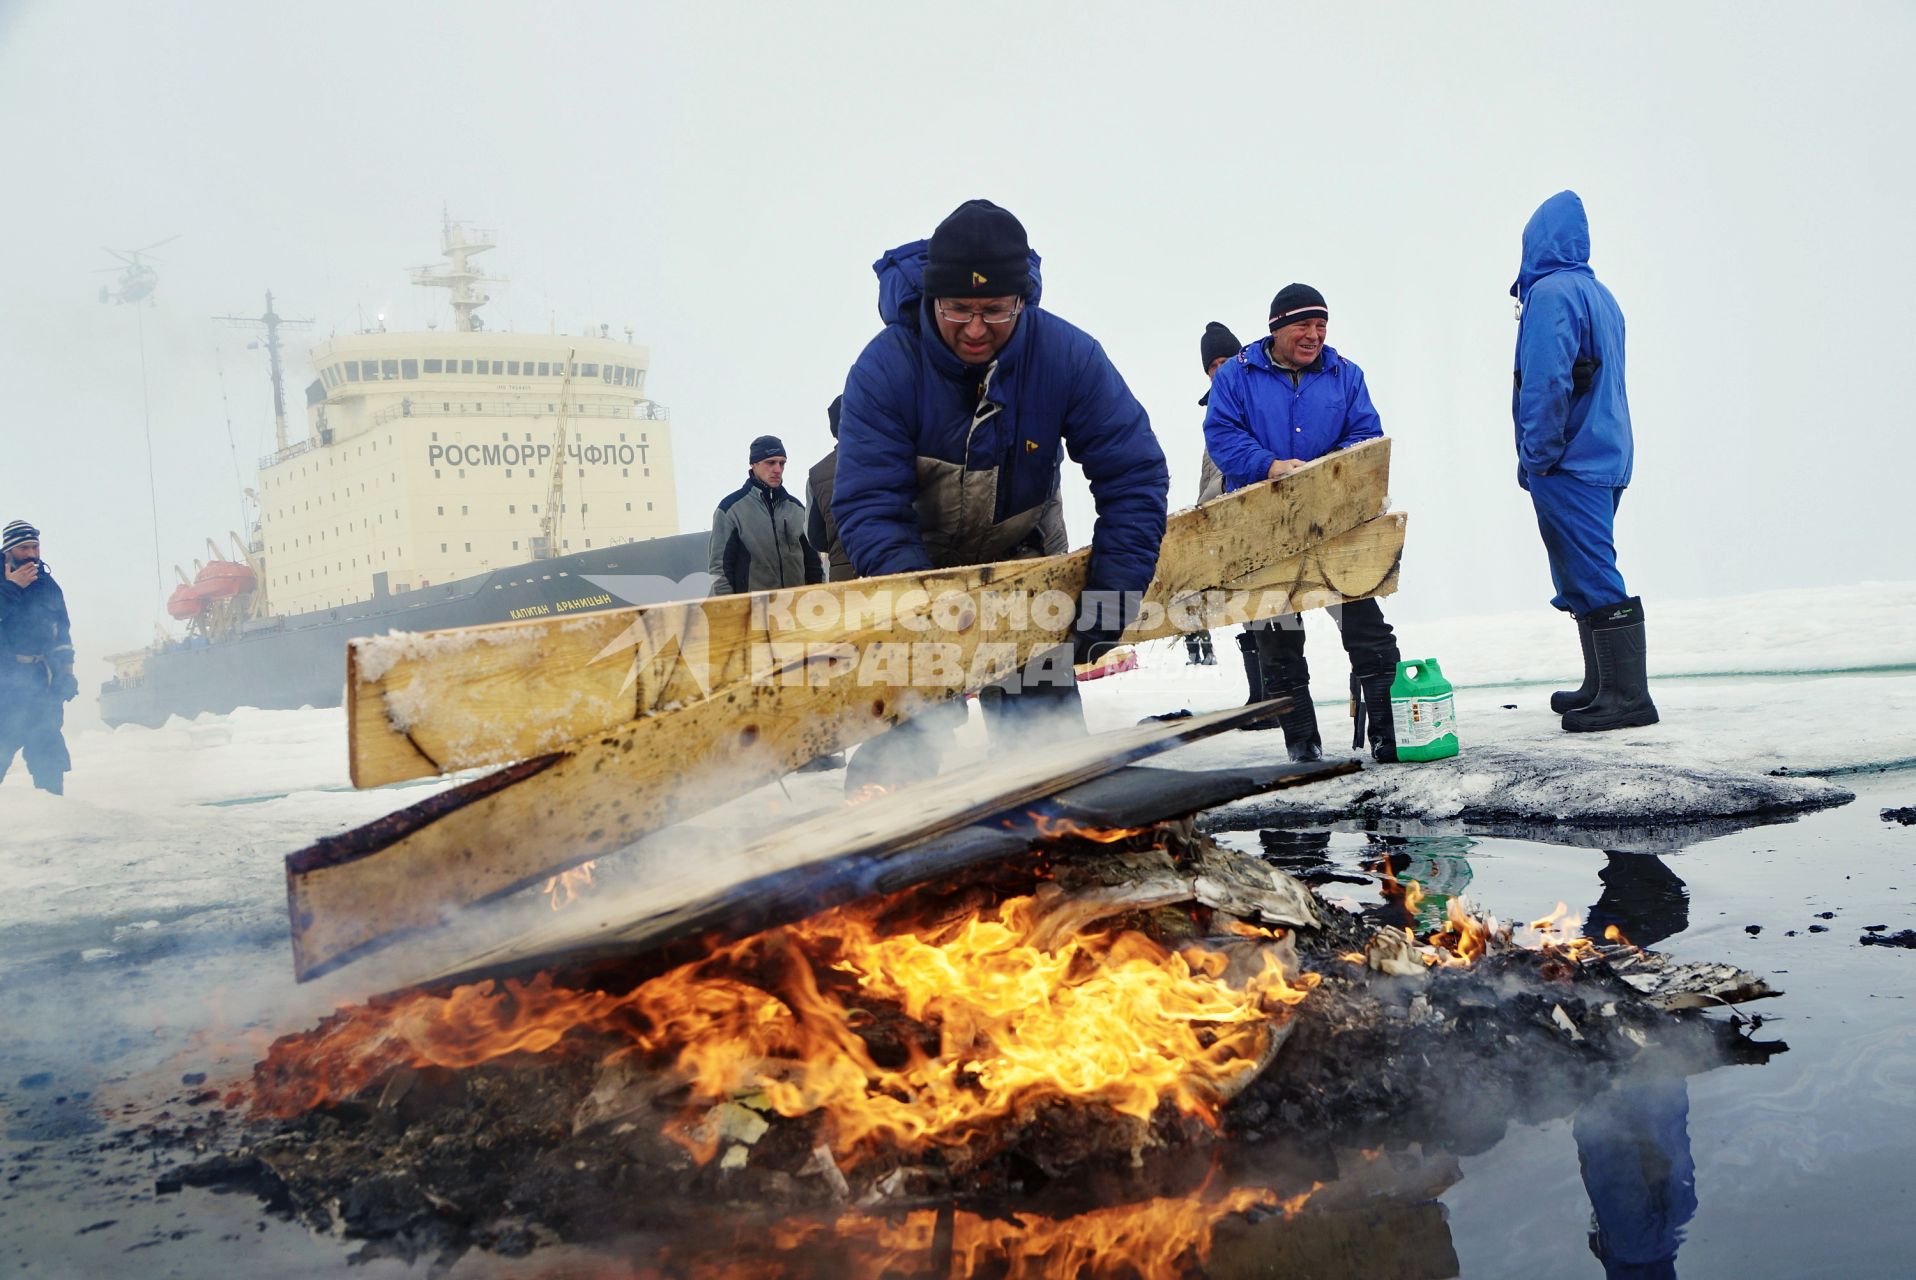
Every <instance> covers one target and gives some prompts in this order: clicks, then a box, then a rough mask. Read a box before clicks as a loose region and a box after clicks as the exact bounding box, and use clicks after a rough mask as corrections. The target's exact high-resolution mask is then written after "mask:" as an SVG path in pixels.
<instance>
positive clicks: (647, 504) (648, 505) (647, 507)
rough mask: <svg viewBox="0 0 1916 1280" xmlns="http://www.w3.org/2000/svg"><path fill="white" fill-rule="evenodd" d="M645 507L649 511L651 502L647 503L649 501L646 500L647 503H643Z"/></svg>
mask: <svg viewBox="0 0 1916 1280" xmlns="http://www.w3.org/2000/svg"><path fill="white" fill-rule="evenodd" d="M645 509H646V510H647V511H650V510H651V509H652V504H651V503H649V502H648V503H646V504H645Z"/></svg>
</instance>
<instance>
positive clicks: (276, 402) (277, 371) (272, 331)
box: [213, 289, 312, 451]
mask: <svg viewBox="0 0 1916 1280" xmlns="http://www.w3.org/2000/svg"><path fill="white" fill-rule="evenodd" d="M213 318H214V319H215V320H224V321H225V322H226V323H227V324H235V325H240V326H242V327H244V328H253V327H255V326H257V327H258V328H261V329H264V330H265V331H266V360H267V363H268V365H269V366H271V368H272V371H273V444H274V447H275V448H277V449H280V450H282V451H283V450H284V449H285V448H286V378H285V373H284V371H283V368H282V366H281V364H280V359H279V331H280V330H281V329H282V328H284V327H285V326H287V325H293V326H295V327H297V326H301V325H310V324H311V323H312V321H311V320H288V319H286V318H285V317H283V316H281V315H280V314H279V313H278V312H276V311H274V310H273V291H272V290H271V289H268V290H267V291H266V314H265V315H262V316H214V317H213Z"/></svg>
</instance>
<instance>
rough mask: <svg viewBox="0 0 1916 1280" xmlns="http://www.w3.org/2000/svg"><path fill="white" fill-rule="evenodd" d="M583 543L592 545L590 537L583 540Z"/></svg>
mask: <svg viewBox="0 0 1916 1280" xmlns="http://www.w3.org/2000/svg"><path fill="white" fill-rule="evenodd" d="M585 545H586V546H588V547H589V546H591V545H592V539H590V538H587V539H586V540H585Z"/></svg>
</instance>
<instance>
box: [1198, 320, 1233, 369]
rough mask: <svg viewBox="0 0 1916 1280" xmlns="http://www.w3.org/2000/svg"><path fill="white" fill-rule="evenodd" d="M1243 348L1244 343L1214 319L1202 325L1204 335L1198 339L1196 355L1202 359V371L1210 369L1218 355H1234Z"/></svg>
mask: <svg viewBox="0 0 1916 1280" xmlns="http://www.w3.org/2000/svg"><path fill="white" fill-rule="evenodd" d="M1242 350H1244V344H1243V343H1241V342H1239V341H1238V340H1237V335H1236V334H1234V333H1232V332H1231V331H1230V330H1229V329H1227V328H1225V327H1224V326H1223V325H1222V324H1220V323H1218V322H1217V321H1216V320H1213V321H1211V323H1209V324H1207V325H1205V326H1204V337H1203V338H1202V339H1200V340H1199V341H1198V355H1199V356H1201V357H1202V358H1203V360H1204V372H1206V373H1209V372H1210V371H1211V362H1212V361H1214V360H1216V359H1218V358H1219V357H1221V356H1222V357H1229V356H1234V355H1236V354H1237V353H1238V352H1240V351H1242Z"/></svg>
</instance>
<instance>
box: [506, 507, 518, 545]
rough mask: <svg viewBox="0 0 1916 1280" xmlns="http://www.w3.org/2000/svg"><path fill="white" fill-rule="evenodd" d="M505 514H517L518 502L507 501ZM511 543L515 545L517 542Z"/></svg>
mask: <svg viewBox="0 0 1916 1280" xmlns="http://www.w3.org/2000/svg"><path fill="white" fill-rule="evenodd" d="M506 514H507V515H509V516H516V515H518V514H519V504H518V503H516V502H508V503H507V504H506ZM513 545H514V546H517V545H518V544H517V543H514V544H513Z"/></svg>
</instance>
